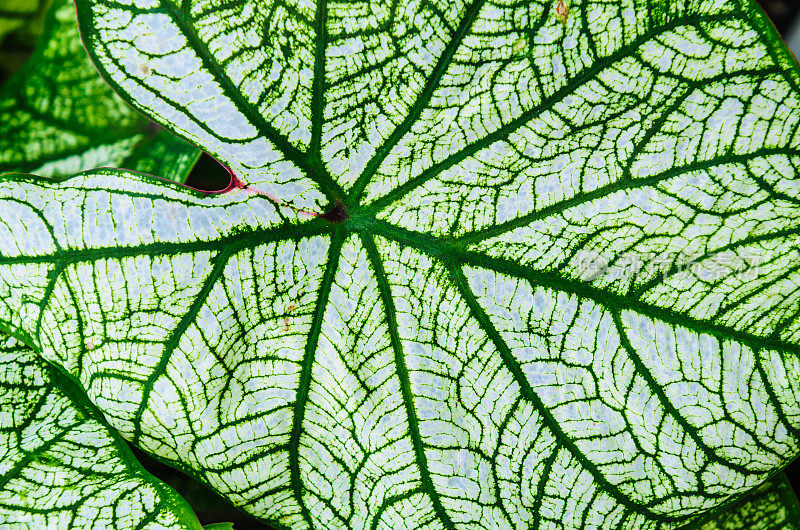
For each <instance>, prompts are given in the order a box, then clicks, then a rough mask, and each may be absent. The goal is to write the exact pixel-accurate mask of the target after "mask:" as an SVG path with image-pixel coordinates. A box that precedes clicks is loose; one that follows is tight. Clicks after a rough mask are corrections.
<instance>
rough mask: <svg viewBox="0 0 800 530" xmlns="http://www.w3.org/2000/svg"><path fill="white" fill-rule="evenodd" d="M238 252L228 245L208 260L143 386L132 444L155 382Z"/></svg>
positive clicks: (134, 442) (139, 433)
mask: <svg viewBox="0 0 800 530" xmlns="http://www.w3.org/2000/svg"><path fill="white" fill-rule="evenodd" d="M238 250H240V249H239V248H237V247H236V246H233V245H229V246H226V247H224V248H223V249H222V250H220V251H219V253H218V254H216V255H214V256H212V257H211V258H210V260H209V261H210V262H211V263H213V264H214V265H213V267H212V269H211V271H210V272H209V273H208V276H206V279H205V280H204V281H203V286H202V287H201V289H200V291H199V292H198V293H197V295H195V298H194V300H193V301H192V305H191V306H190V307H189V309H188V310H187V311H186V313H184V315H183V317H182V318H181V320H180V322H178V325H177V326H175V329H174V330H172V333H170V336H169V338H168V339H167V341H166V342H165V343H164V350H163V351H162V353H161V358H160V359H159V361H158V364H157V365H156V366H155V367H154V368H153V371H152V372H151V373H150V375H149V376H148V377H147V379H146V380H145V382H144V384H143V388H142V400H141V401H140V402H139V407H138V408H137V409H136V413H135V414H134V416H133V429H134V430H133V436H132V440H131V441H132V442H133V444H135V445H138V444H139V441H140V438H141V435H142V415H143V414H144V411H145V409H146V408H147V404H148V401H149V399H150V393H151V392H152V391H153V387H154V385H155V383H156V381H157V380H158V378H159V377H161V376H162V375H164V373H165V371H166V368H167V365H168V364H169V360H170V358H171V357H172V353H173V352H174V351H175V349H176V348H177V347H178V345H179V344H180V341H181V339H182V338H183V335H184V333H186V330H187V329H189V326H191V325H192V323H193V322H194V321H195V319H196V318H197V315H198V313H199V312H200V309H201V308H202V307H203V304H205V303H206V299H207V298H208V295H209V293H210V292H211V290H212V289H213V288H214V286H215V285H216V283H217V280H219V278H220V277H221V276H222V271H223V270H224V269H225V266H226V265H227V264H228V261H229V260H230V258H231V256H233V255H234V254H235V253H236V252H237V251H238Z"/></svg>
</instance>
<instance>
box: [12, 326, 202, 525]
mask: <svg viewBox="0 0 800 530" xmlns="http://www.w3.org/2000/svg"><path fill="white" fill-rule="evenodd" d="M0 408H1V409H2V410H3V414H2V416H0V456H1V458H2V464H1V467H0V520H2V521H3V523H4V524H5V525H11V526H13V527H15V528H16V527H19V528H75V529H79V528H100V527H102V528H109V529H119V530H129V529H131V528H142V529H152V530H155V529H197V530H199V529H200V524H199V523H198V522H197V518H196V517H194V514H193V513H192V510H191V508H189V506H188V505H186V503H185V501H183V499H181V498H180V497H179V496H178V495H177V494H176V493H175V492H174V491H172V490H171V489H170V488H169V487H167V486H165V485H164V484H163V483H161V482H160V481H158V480H156V479H154V478H153V477H152V476H151V475H149V474H148V473H146V472H145V471H144V470H143V469H142V468H141V466H139V464H138V462H136V460H135V459H134V458H133V455H132V454H131V452H130V449H128V447H127V445H126V444H125V442H124V441H123V440H122V439H121V438H120V437H119V436H118V435H117V434H116V433H115V432H114V431H113V430H111V429H109V428H108V426H107V425H106V424H105V423H104V422H103V420H102V416H101V415H100V414H99V412H98V411H97V410H96V409H95V408H94V406H93V405H91V403H89V402H88V400H87V399H86V397H85V395H83V393H82V392H81V391H80V389H78V388H77V387H76V386H75V384H74V383H73V382H72V381H69V380H68V379H67V378H66V377H65V376H64V375H63V374H60V373H59V372H58V371H56V370H55V369H54V368H53V367H51V366H48V365H47V363H45V362H44V361H42V360H41V359H40V358H39V357H38V356H37V355H36V354H35V353H34V352H33V351H31V350H30V348H28V347H27V346H24V345H22V344H21V343H19V342H18V341H16V340H15V339H3V340H2V345H0Z"/></svg>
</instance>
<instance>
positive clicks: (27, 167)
mask: <svg viewBox="0 0 800 530" xmlns="http://www.w3.org/2000/svg"><path fill="white" fill-rule="evenodd" d="M199 156H200V153H199V151H198V150H197V149H196V148H194V147H192V146H190V145H189V144H186V143H185V142H183V141H182V140H180V139H178V138H176V137H174V136H173V135H171V134H169V133H168V132H166V131H162V130H160V128H159V127H156V126H154V125H153V124H152V123H151V122H149V121H148V120H147V119H145V118H144V117H142V116H141V115H140V114H139V113H137V112H136V111H134V110H132V109H131V108H130V107H128V106H127V104H125V103H124V102H123V101H122V100H121V99H120V98H119V97H118V96H117V95H116V94H114V92H113V91H112V90H111V89H110V88H109V87H108V85H106V83H105V82H104V81H103V80H102V79H101V78H100V77H99V76H98V74H97V71H96V70H95V68H94V66H92V63H91V61H90V60H89V58H88V56H87V55H86V52H85V50H84V48H83V45H82V44H81V41H80V37H79V34H78V27H77V24H76V21H75V8H74V5H73V3H72V2H71V1H69V0H56V2H54V5H53V7H52V9H51V10H50V12H49V15H48V18H47V20H46V22H45V30H44V34H43V35H42V39H41V41H40V43H39V45H38V47H37V50H36V51H35V52H34V54H33V56H32V57H31V59H30V60H29V61H28V63H26V65H25V66H24V67H23V69H22V70H20V71H19V72H17V73H16V74H15V75H14V76H12V78H11V79H9V80H8V81H7V82H6V83H5V84H4V85H3V86H2V88H0V172H12V171H19V172H29V173H37V174H40V175H47V176H58V175H70V174H73V173H76V172H79V171H82V170H84V169H90V168H94V167H99V166H112V167H126V168H129V169H136V168H140V169H141V170H143V171H153V172H157V173H159V174H160V175H161V176H163V177H166V178H170V179H174V178H178V175H182V176H185V175H187V174H188V172H189V170H190V169H191V167H192V166H193V165H194V163H195V162H196V161H197V158H198V157H199ZM142 159H149V160H150V162H149V163H148V164H147V165H144V163H143V160H142ZM173 172H174V173H173Z"/></svg>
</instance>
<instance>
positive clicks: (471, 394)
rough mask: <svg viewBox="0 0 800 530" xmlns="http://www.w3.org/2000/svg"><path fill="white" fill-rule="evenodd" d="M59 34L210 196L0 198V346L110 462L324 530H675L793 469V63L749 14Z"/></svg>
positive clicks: (102, 175) (107, 18)
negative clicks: (216, 173)
mask: <svg viewBox="0 0 800 530" xmlns="http://www.w3.org/2000/svg"><path fill="white" fill-rule="evenodd" d="M78 11H79V18H80V23H81V25H82V29H83V35H84V38H85V39H86V42H87V43H88V45H89V48H90V51H91V53H92V54H93V56H94V58H95V59H96V61H97V64H98V66H99V67H100V69H101V70H102V71H103V73H104V75H105V76H107V78H108V79H109V80H110V82H111V83H112V84H113V86H114V87H115V88H116V89H117V90H118V91H119V92H120V93H121V94H123V95H125V96H126V97H127V98H128V99H129V100H130V101H131V102H132V104H134V105H135V106H137V107H138V108H140V109H142V110H144V111H145V112H147V113H149V115H150V116H151V117H152V118H153V119H155V120H157V121H159V122H160V123H161V124H162V125H164V126H165V127H167V128H170V129H171V130H173V131H176V132H178V133H180V134H182V135H184V136H185V137H187V138H190V139H191V140H193V141H194V142H196V143H197V144H198V145H200V146H201V147H202V148H204V149H206V150H207V151H209V152H210V153H211V154H213V155H215V156H216V157H217V158H218V159H220V160H221V161H222V162H223V163H224V164H226V165H228V166H229V167H231V168H232V169H233V170H234V172H235V173H236V175H237V180H236V181H235V182H234V184H235V186H234V187H233V189H232V190H231V191H230V192H229V193H225V194H222V195H218V196H204V195H202V194H199V193H195V192H192V191H190V190H187V189H185V188H181V187H180V186H178V185H170V184H167V183H164V182H160V181H157V180H155V179H152V178H148V177H145V176H142V175H137V174H134V173H129V172H125V171H120V170H98V171H93V172H88V173H83V174H80V175H77V176H75V177H73V178H70V179H66V180H63V181H60V182H55V181H49V180H42V179H36V178H34V177H15V178H14V179H11V178H4V179H3V180H2V182H0V322H2V323H3V325H4V327H5V329H6V330H8V331H10V332H12V333H13V334H14V335H15V336H17V337H19V338H22V339H24V340H26V341H27V342H29V343H30V344H31V345H34V346H35V347H36V348H37V349H38V350H39V351H40V352H41V354H42V355H43V356H44V357H46V358H47V359H49V360H51V361H53V362H56V363H59V364H60V365H61V366H62V367H63V368H64V369H65V370H66V371H67V372H68V373H70V374H72V375H73V376H74V377H75V378H76V380H78V381H79V382H80V383H81V385H82V386H83V387H84V388H85V389H86V391H87V393H88V395H89V397H90V398H91V399H92V401H93V402H94V403H95V404H97V405H98V406H99V408H100V409H101V410H103V412H104V414H105V415H106V418H107V419H108V421H109V422H110V423H111V424H113V426H114V427H116V428H117V429H118V430H119V431H120V432H121V433H122V434H123V435H124V436H125V437H126V438H128V439H130V440H133V441H134V442H135V443H137V444H139V445H140V446H142V447H143V448H145V449H147V450H149V451H151V452H153V453H155V454H157V455H159V456H160V457H162V458H163V459H166V460H169V461H172V462H174V463H175V465H176V466H178V467H181V468H183V469H185V470H187V471H190V472H193V473H194V474H195V475H196V476H198V477H199V478H201V479H202V480H204V481H206V482H207V483H209V484H210V485H212V486H213V487H214V488H215V489H217V490H218V491H219V492H221V493H222V494H223V495H225V496H227V497H228V498H230V499H231V500H232V501H233V502H235V503H236V504H237V505H239V506H241V507H243V508H244V509H246V510H248V511H249V512H251V513H253V514H255V515H257V516H259V517H262V518H264V519H267V520H272V521H278V522H280V523H281V524H283V525H285V526H289V527H292V528H306V527H317V528H326V529H328V528H379V527H380V528H387V527H392V528H411V527H414V528H420V527H430V528H442V527H443V528H475V527H491V528H520V527H523V528H524V527H528V526H531V527H534V528H544V527H555V526H560V527H565V528H596V527H601V528H619V527H626V528H627V527H630V528H673V527H677V526H680V525H682V524H684V523H687V522H690V521H692V520H693V519H696V518H697V516H698V515H700V514H702V513H703V512H705V511H706V510H709V509H712V508H714V507H716V506H720V505H723V504H725V503H726V502H727V501H728V500H729V499H731V498H732V496H734V495H738V494H740V493H744V492H746V491H748V490H749V489H751V488H753V487H755V486H757V485H758V484H760V483H761V482H763V481H764V480H765V479H766V478H768V477H769V476H771V475H772V474H773V473H774V472H775V471H776V470H778V469H780V468H781V467H782V466H783V465H785V464H786V463H787V462H788V461H789V460H790V459H791V458H792V457H793V456H795V455H796V454H797V452H798V445H797V444H798V435H799V434H800V433H799V432H798V420H800V400H798V398H797V396H798V395H800V388H798V386H800V385H799V384H798V380H800V360H798V353H799V352H800V343H799V341H800V321H799V320H798V318H797V316H798V314H800V303H799V299H798V289H797V287H796V285H797V266H796V262H797V259H796V257H794V256H795V254H792V252H787V249H792V248H795V249H796V247H797V239H796V238H797V234H798V230H799V229H798V222H797V219H798V216H799V215H800V214H798V209H797V201H798V197H797V192H796V189H797V188H796V173H797V171H796V164H797V163H798V159H797V155H798V151H797V143H798V138H797V137H796V134H795V132H794V131H796V130H797V126H796V124H797V122H798V119H800V118H798V117H799V116H800V115H799V114H798V113H797V112H798V110H800V91H798V89H797V86H796V83H797V79H798V69H797V67H796V64H795V63H794V62H793V61H792V60H791V58H790V56H789V55H788V52H786V51H785V50H784V49H783V48H782V44H781V43H780V42H779V40H778V38H777V36H776V35H775V34H774V33H773V30H772V29H771V28H770V27H769V26H768V24H767V23H766V22H765V19H764V18H763V16H762V15H761V14H760V12H757V11H756V10H755V9H754V7H753V6H752V5H751V4H750V3H749V2H740V1H728V2H716V1H715V2H712V1H700V2H687V3H682V4H680V5H678V4H677V3H674V2H652V1H651V2H623V1H604V2H591V1H588V0H587V1H583V2H569V3H568V2H565V1H560V0H559V1H557V2H554V3H549V2H548V3H540V2H526V3H522V4H513V3H511V4H507V3H489V2H483V1H476V2H473V3H469V4H463V3H460V2H441V3H440V2H425V3H405V4H402V5H401V4H397V3H395V4H375V5H373V4H367V3H363V4H334V3H330V4H326V3H325V2H324V1H321V2H320V3H319V4H318V5H317V6H312V5H309V4H306V3H285V2H284V3H271V2H247V1H245V0H232V1H230V2H225V3H222V4H217V3H213V4H212V3H205V2H196V3H188V2H187V3H181V4H180V5H179V4H176V3H173V2H169V1H167V0H160V1H159V0H152V1H150V0H148V1H147V2H145V1H144V0H133V1H126V2H114V1H111V0H103V1H98V0H79V1H78ZM637 260H638V261H637ZM626 262H632V263H633V265H630V266H628V265H626ZM634 265H635V267H634ZM631 269H633V273H632V272H631Z"/></svg>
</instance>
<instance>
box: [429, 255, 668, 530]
mask: <svg viewBox="0 0 800 530" xmlns="http://www.w3.org/2000/svg"><path fill="white" fill-rule="evenodd" d="M443 265H444V266H445V268H446V270H447V272H448V273H449V274H450V278H451V279H452V281H453V285H454V286H455V287H456V290H457V291H458V292H459V294H461V296H462V298H463V299H464V301H465V302H466V303H467V306H468V307H469V310H470V313H471V314H472V316H473V318H475V320H477V322H478V323H479V324H480V326H481V329H483V331H484V332H485V333H486V335H487V336H488V337H489V340H490V341H491V342H492V344H493V345H494V347H495V348H496V349H497V351H498V353H499V354H500V356H501V357H502V359H503V365H504V366H505V367H506V368H507V369H508V370H509V371H510V372H511V374H512V375H513V377H514V381H516V382H517V384H518V385H519V387H520V391H521V393H522V395H523V397H524V398H525V399H526V400H527V401H528V402H530V403H531V404H533V406H534V407H536V410H537V411H538V412H539V414H541V415H542V419H543V421H544V423H545V424H546V425H547V427H548V428H549V429H550V431H551V432H552V433H553V436H555V438H556V439H557V440H558V442H559V443H560V444H561V445H563V446H564V447H565V448H566V449H567V450H568V451H569V452H570V454H571V455H572V456H573V457H574V458H575V459H576V460H577V461H578V462H580V464H581V466H582V467H583V468H584V469H586V470H587V471H588V472H589V473H590V474H591V475H592V478H594V480H595V482H597V484H598V485H599V486H600V488H602V489H603V491H605V492H606V493H608V494H609V495H610V496H611V497H613V498H614V499H615V500H616V501H617V502H618V503H619V504H621V505H622V506H625V507H626V508H627V509H629V510H630V511H632V512H634V513H639V514H642V515H644V516H645V517H647V518H648V519H652V520H656V521H663V522H675V521H678V520H680V519H681V518H680V517H678V516H671V515H664V514H658V513H655V512H653V511H651V510H649V509H648V508H646V507H645V506H643V505H641V504H638V503H635V502H633V501H632V500H631V499H630V498H628V497H627V496H626V495H624V494H623V493H622V491H620V489H619V488H618V487H617V486H615V485H614V484H611V482H609V481H608V479H607V478H606V477H605V475H604V474H603V473H602V472H601V471H600V470H599V469H598V468H597V466H595V465H594V464H593V463H592V462H591V461H590V460H589V459H588V458H587V457H586V455H584V454H583V452H582V451H581V450H580V449H579V448H578V446H577V445H576V444H575V441H574V440H572V438H570V437H569V436H567V434H566V433H565V432H564V431H563V430H562V429H561V427H560V426H559V424H558V421H556V419H555V417H554V416H553V414H552V412H550V410H549V409H548V408H547V406H546V405H545V404H544V402H543V401H542V400H541V398H539V395H538V394H537V393H536V391H535V390H534V389H533V387H531V385H530V383H529V382H528V378H527V377H526V376H525V373H524V372H523V371H522V367H521V366H520V365H519V363H518V362H517V360H516V359H515V358H514V354H513V353H512V352H511V350H510V349H509V347H508V345H507V344H506V343H505V341H504V340H503V338H502V337H501V336H500V333H499V332H498V331H497V329H496V328H495V327H494V324H492V321H491V320H490V319H489V316H488V315H487V314H486V312H485V311H484V310H483V308H482V307H481V306H480V304H479V303H478V300H477V299H476V298H475V295H474V294H473V292H472V290H471V289H470V287H469V284H468V282H467V279H466V278H465V277H464V273H463V272H462V271H461V267H460V266H458V265H456V264H453V263H447V262H443Z"/></svg>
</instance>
